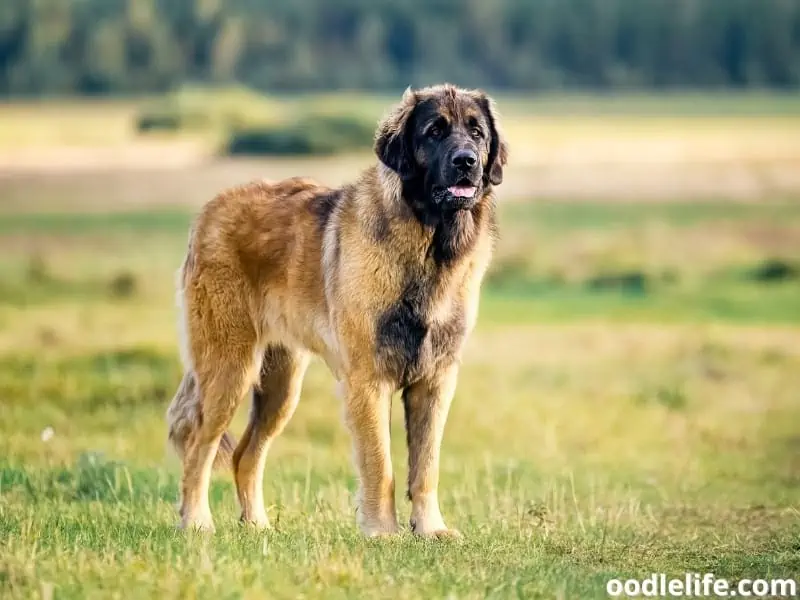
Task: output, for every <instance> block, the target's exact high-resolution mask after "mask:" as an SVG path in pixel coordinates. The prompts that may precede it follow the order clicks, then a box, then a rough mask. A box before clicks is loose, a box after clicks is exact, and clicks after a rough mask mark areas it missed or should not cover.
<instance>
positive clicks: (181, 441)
mask: <svg viewBox="0 0 800 600" xmlns="http://www.w3.org/2000/svg"><path fill="white" fill-rule="evenodd" d="M190 255H191V248H190V254H189V255H188V256H190ZM189 268H191V263H190V260H189V258H188V257H187V260H186V261H185V262H184V264H183V265H182V266H181V268H180V270H179V271H178V274H177V281H176V283H177V286H176V287H177V292H178V293H177V304H178V309H179V312H180V327H179V329H180V345H181V359H182V361H183V365H184V372H183V379H181V383H180V385H179V386H178V391H177V392H175V397H173V398H172V402H171V403H170V405H169V408H168V409H167V425H168V427H169V434H168V439H169V442H170V444H171V445H172V447H173V448H174V449H175V452H177V454H178V456H180V457H181V458H183V457H184V456H185V455H186V451H187V450H188V449H189V448H190V447H191V446H192V444H194V442H195V437H196V436H197V432H198V430H199V429H200V426H201V424H202V423H203V405H202V398H201V397H200V390H199V388H198V385H197V378H196V377H195V373H194V369H193V368H192V361H191V358H190V356H189V348H188V346H189V344H188V331H187V327H186V316H185V314H184V310H183V309H184V307H183V300H184V298H183V295H184V294H183V290H184V281H185V276H186V275H187V269H189ZM235 447H236V441H235V440H234V438H233V436H232V435H231V434H230V433H228V432H227V431H226V432H225V434H224V435H223V436H222V441H221V442H220V444H219V450H218V451H217V456H216V457H215V458H214V468H223V467H231V466H232V464H233V451H234V448H235Z"/></svg>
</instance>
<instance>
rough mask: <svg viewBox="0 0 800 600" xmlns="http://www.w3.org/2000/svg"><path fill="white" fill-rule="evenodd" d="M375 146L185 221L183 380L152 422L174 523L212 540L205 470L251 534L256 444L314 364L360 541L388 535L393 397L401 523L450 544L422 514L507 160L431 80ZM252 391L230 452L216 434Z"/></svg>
mask: <svg viewBox="0 0 800 600" xmlns="http://www.w3.org/2000/svg"><path fill="white" fill-rule="evenodd" d="M374 150H375V154H377V157H378V159H379V160H378V161H376V163H375V164H373V165H372V166H370V167H368V168H367V169H366V170H364V171H363V172H362V173H361V175H360V177H358V179H356V180H355V181H354V182H353V183H349V184H347V185H344V186H343V187H341V188H337V189H332V188H329V187H325V186H323V185H321V184H319V183H316V182H315V181H312V180H310V179H305V178H291V179H286V180H283V181H279V182H265V181H258V182H253V183H249V184H246V185H242V186H240V187H234V188H232V189H229V190H227V191H224V192H222V193H220V194H219V195H217V196H216V197H215V198H213V199H212V200H210V201H209V202H208V203H207V204H206V205H205V206H204V208H203V209H202V210H201V212H200V214H199V215H198V217H197V218H196V220H195V221H194V223H193V226H192V228H191V232H190V236H189V244H188V250H187V253H186V257H185V259H184V261H183V264H182V266H181V268H180V270H179V272H178V285H177V287H178V301H179V305H180V306H181V312H182V319H181V329H182V336H181V337H182V340H181V342H182V359H183V362H184V365H185V370H184V375H183V379H182V381H181V383H180V386H179V388H178V391H177V393H176V395H175V397H174V399H173V400H172V403H171V405H170V407H169V410H168V413H167V418H168V421H169V439H170V441H171V442H172V444H173V445H174V446H175V448H176V450H177V451H178V453H179V455H180V456H181V457H182V461H183V476H182V480H181V505H180V516H181V527H183V528H198V529H203V530H213V528H214V524H213V520H212V517H211V510H210V508H209V503H208V489H209V481H210V478H211V472H212V468H213V467H214V466H215V465H216V466H220V465H229V466H232V468H233V473H234V478H235V481H236V490H237V494H238V497H239V503H240V504H241V509H242V513H241V519H242V521H243V522H244V523H249V524H252V525H254V526H256V527H266V526H268V520H267V514H266V511H265V510H264V498H263V489H262V488H263V471H264V463H265V460H266V456H267V450H268V448H269V446H270V444H271V443H272V442H273V440H274V439H275V438H276V437H277V436H278V435H279V434H280V432H281V431H282V430H283V428H284V427H285V426H286V424H287V423H288V422H289V419H290V418H291V417H292V413H294V410H295V407H296V406H297V403H298V399H299V396H300V387H301V384H302V380H303V374H304V372H305V370H306V367H307V366H308V363H309V360H310V357H311V356H312V355H316V356H318V357H320V358H322V359H323V360H324V361H325V363H326V364H327V365H328V367H329V368H330V370H331V371H332V373H333V374H334V376H335V377H336V379H337V380H338V382H339V383H338V389H339V392H340V394H341V396H342V399H343V402H344V412H345V421H346V423H347V426H348V428H349V430H350V433H351V435H352V440H353V447H354V455H355V456H354V461H355V465H356V468H357V470H358V475H359V484H360V485H359V493H358V500H357V521H358V525H359V527H360V529H361V531H362V532H363V533H364V534H366V535H368V536H378V535H385V534H392V533H396V532H398V531H399V528H398V523H397V515H396V512H395V497H394V496H395V495H394V489H395V485H394V477H393V473H392V464H391V455H390V452H389V437H390V412H391V397H392V395H393V394H394V392H396V391H398V390H402V398H403V406H404V409H405V425H406V432H407V441H408V455H409V458H408V460H409V475H408V498H409V499H410V501H411V518H410V527H411V530H412V531H413V532H414V533H416V534H419V535H422V536H433V537H458V536H459V533H458V532H457V531H456V530H455V529H450V528H448V526H447V525H445V522H444V520H443V518H442V514H441V512H440V510H439V500H438V483H439V451H440V447H441V443H442V435H443V432H444V427H445V421H446V419H447V413H448V410H449V407H450V402H451V400H452V399H453V395H454V392H455V388H456V379H457V376H458V369H459V363H460V358H461V354H462V350H463V348H464V343H465V341H466V339H467V337H468V335H469V334H470V332H471V330H472V329H473V327H474V325H475V321H476V317H477V313H478V299H479V294H480V287H481V280H482V279H483V276H484V273H485V272H486V269H487V267H488V265H489V260H490V255H491V253H492V249H493V245H494V239H495V231H496V220H495V197H494V187H495V186H497V185H499V184H500V183H501V182H502V179H503V166H504V165H505V163H506V159H507V154H508V149H507V146H506V142H505V141H504V140H503V138H502V137H501V133H500V130H499V126H498V117H497V114H496V113H495V108H494V103H493V101H492V100H491V99H490V98H489V97H488V96H487V95H486V94H485V93H484V92H482V91H479V90H464V89H460V88H457V87H455V86H452V85H449V84H444V85H437V86H435V87H428V88H424V89H417V90H412V89H411V88H409V89H408V90H406V92H405V93H404V94H403V98H402V101H401V102H400V103H399V104H398V105H397V106H396V107H395V108H394V109H393V110H392V111H391V112H390V113H389V114H388V116H387V117H386V118H385V119H384V120H383V121H382V122H381V123H380V125H379V127H378V130H377V132H376V135H375V142H374ZM251 389H252V408H251V411H250V417H249V423H248V425H247V428H246V430H245V432H244V434H243V437H242V439H241V440H240V441H239V443H238V444H234V442H233V438H232V437H230V435H229V434H228V433H227V432H226V429H227V427H228V425H229V423H230V421H231V419H232V417H233V415H234V412H235V411H236V409H237V407H238V406H239V403H240V401H241V400H242V398H243V397H244V396H245V395H246V394H247V393H248V392H249V391H250V390H251Z"/></svg>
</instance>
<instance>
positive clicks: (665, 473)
mask: <svg viewBox="0 0 800 600" xmlns="http://www.w3.org/2000/svg"><path fill="white" fill-rule="evenodd" d="M770 101H771V102H775V103H776V104H775V105H774V106H773V109H772V110H771V111H767V112H769V116H768V118H769V119H772V118H774V119H784V118H786V119H790V120H791V119H793V118H794V117H792V116H791V115H790V116H786V114H785V113H787V112H791V111H790V110H788V109H786V108H785V106H786V105H785V104H784V103H785V102H787V101H785V100H781V99H778V100H774V99H773V100H770ZM575 102H576V103H577V102H578V101H577V100H576V101H575ZM619 102H621V104H617V105H616V106H617V108H613V107H609V108H607V109H605V110H604V111H600V112H601V113H603V114H606V113H614V112H615V111H616V112H617V113H624V112H626V111H629V110H630V111H633V109H632V108H630V109H629V108H626V105H625V103H624V102H623V101H619ZM629 102H630V106H631V107H639V108H638V112H639V113H640V116H638V117H631V118H630V119H628V120H627V121H626V123H627V125H628V126H629V127H633V128H636V127H640V126H641V123H648V122H649V123H650V124H651V125H652V124H653V123H655V122H656V121H647V120H645V121H641V122H638V123H640V124H639V125H636V123H637V121H636V119H640V118H641V119H647V117H646V115H647V114H649V113H650V112H652V107H651V108H648V104H647V101H644V100H636V101H635V102H634V101H633V100H630V101H629ZM759 102H765V100H763V99H760V100H759ZM609 104H611V102H610V101H609ZM578 105H579V106H583V105H580V104H578ZM709 105H710V104H706V106H709ZM748 106H750V107H751V108H752V106H751V105H748V104H746V103H743V104H741V106H739V107H738V108H737V109H736V111H738V112H736V111H734V109H733V108H731V109H730V111H732V112H733V113H734V114H732V115H730V116H728V117H726V118H729V119H733V121H731V122H738V121H736V119H739V118H741V119H744V116H742V115H745V114H748V110H750V109H748V108H747V107H748ZM761 106H763V104H762V105H761ZM776 107H777V108H776ZM781 107H783V108H781ZM17 110H23V108H19V107H18V108H17ZM26 110H35V108H30V107H28V108H27V109H26ZM73 110H75V111H76V114H77V113H81V109H80V107H76V108H74V109H73ZM83 110H86V109H85V108H84V109H83ZM515 110H519V111H523V110H524V107H523V108H519V109H515ZM553 110H555V109H553ZM576 110H577V109H576ZM582 110H584V111H585V112H586V113H591V111H590V110H589V109H582ZM707 110H711V109H707ZM730 111H729V112H730ZM633 112H636V111H633ZM81 114H85V113H81ZM642 115H644V116H642ZM2 118H3V116H2V110H0V122H2ZM74 118H76V119H80V118H84V117H81V116H80V115H78V116H75V117H74ZM585 118H587V119H589V118H590V116H586V117H585ZM616 118H618V119H620V120H622V119H623V117H621V116H617V117H616ZM661 118H665V117H656V119H661ZM669 118H672V119H678V120H677V121H675V123H678V124H679V125H680V127H679V128H678V129H676V130H674V131H672V133H671V134H670V135H673V136H676V137H677V138H680V139H682V140H690V139H692V135H695V134H696V132H695V133H693V132H692V130H691V128H690V127H688V125H687V123H690V121H686V120H681V119H683V117H679V116H673V117H669ZM692 118H694V117H692ZM720 118H721V117H720ZM758 118H760V117H757V119H758ZM765 118H767V117H765ZM67 120H69V119H67ZM595 120H596V117H595ZM596 123H598V125H597V127H600V128H601V129H602V128H603V127H607V126H609V125H608V124H607V123H606V124H603V123H600V121H597V120H596ZM569 126H570V125H569V124H568V123H567V122H566V121H564V122H563V128H562V129H560V131H561V132H562V134H563V135H568V132H569ZM65 127H74V129H75V131H78V130H79V128H78V126H77V125H74V124H72V125H65ZM675 127H678V125H675ZM2 130H3V128H2V126H0V131H2ZM558 131H559V130H558V129H557V128H556V126H555V125H553V132H554V135H562V134H559V133H558ZM645 131H647V127H645ZM717 131H722V128H720V129H718V130H717ZM741 131H745V132H746V131H747V127H746V126H742V129H741ZM517 135H520V134H519V132H517ZM603 135H606V134H603ZM770 135H775V136H777V135H778V133H777V129H775V130H774V131H773V133H772V134H770ZM790 137H791V136H787V135H786V132H784V138H782V139H784V140H785V144H786V145H787V147H789V146H790V145H791V144H794V143H795V141H792V140H791V139H789V138H790ZM641 139H643V140H650V139H652V137H651V136H649V134H643V135H642V137H641ZM737 139H738V138H737ZM775 139H777V138H775ZM686 143H687V144H688V145H689V147H691V148H692V151H693V152H696V153H698V155H700V154H703V152H705V151H707V150H708V146H702V144H700V145H699V146H698V145H697V144H695V143H693V142H688V141H687V142H686ZM523 145H524V144H523ZM746 145H747V144H745V143H744V142H741V140H739V142H738V146H737V147H741V148H744V147H745V146H746ZM765 147H766V146H765ZM703 148H705V149H706V150H703ZM534 150H535V148H534ZM523 154H524V148H523ZM799 156H800V155H799ZM337 160H338V159H337ZM337 160H333V161H321V162H320V161H310V162H303V161H294V160H292V161H269V162H257V163H236V165H235V166H231V165H227V166H225V167H224V169H223V167H220V166H219V165H218V164H216V163H215V164H209V165H202V166H189V167H185V168H182V170H176V171H175V172H155V171H143V172H138V171H132V172H131V171H129V170H124V171H116V170H114V171H108V172H102V173H101V172H89V173H84V172H74V173H68V174H61V175H55V174H52V173H49V174H47V175H44V174H39V173H34V174H31V173H28V174H23V175H21V174H19V173H16V172H14V173H10V172H9V173H10V174H9V175H8V177H6V178H0V597H3V598H6V597H7V598H31V597H43V598H53V597H54V598H152V597H175V596H179V597H189V598H215V599H218V598H264V597H269V598H296V597H329V598H338V597H376V598H378V597H385V596H392V597H400V598H421V597H425V598H428V597H458V598H477V597H481V598H483V597H492V598H495V597H496V598H508V597H519V598H534V597H541V598H552V597H556V598H603V597H607V594H606V590H605V583H606V581H607V580H608V579H610V578H623V579H624V578H628V577H638V578H643V577H646V576H648V575H650V574H651V573H653V572H659V573H660V572H664V573H666V574H668V575H670V576H673V575H674V576H677V577H683V575H684V573H686V572H697V573H706V572H709V573H713V574H714V575H715V576H717V577H726V578H729V579H731V580H738V579H740V578H778V577H798V574H800V544H799V543H798V540H800V434H799V433H798V427H797V424H798V423H800V392H799V391H798V390H800V202H798V201H797V196H792V195H790V194H788V193H775V194H772V195H766V196H765V195H763V193H760V195H759V198H758V202H749V203H741V202H735V201H732V200H731V198H730V197H727V196H725V195H724V194H723V193H722V192H720V191H719V190H720V189H721V188H713V185H712V184H713V183H714V182H713V181H711V182H708V185H709V186H711V187H710V188H709V189H712V191H713V189H717V192H718V193H717V196H718V197H717V198H716V199H713V198H711V197H702V198H698V197H694V196H689V195H685V194H675V195H673V196H669V195H668V194H667V193H663V194H661V196H662V197H663V198H661V199H653V198H651V199H650V201H649V202H645V203H641V202H639V203H636V202H620V201H619V199H618V198H616V197H613V195H612V196H608V197H609V200H608V201H602V200H599V199H596V198H595V199H593V200H591V201H588V200H586V199H574V198H571V199H572V201H571V202H564V201H551V200H543V199H541V197H539V196H537V195H535V194H533V193H528V195H527V196H526V195H525V190H526V184H525V181H528V180H530V179H532V178H535V177H534V176H532V175H530V174H529V173H526V172H525V170H526V169H525V168H523V167H518V168H519V171H518V175H517V177H519V179H518V180H517V183H516V184H514V183H513V175H512V182H511V186H512V187H511V188H509V189H513V190H514V194H513V196H514V198H513V199H515V200H517V201H516V202H507V203H503V204H502V206H501V231H502V238H501V242H500V244H499V247H498V252H497V256H496V260H495V262H494V265H493V268H492V270H491V272H490V275H489V277H488V282H487V285H486V288H485V290H484V294H483V300H482V305H481V313H480V318H479V325H478V328H477V331H476V332H475V334H474V336H473V338H472V339H471V341H470V344H469V347H468V351H467V354H466V358H465V363H464V368H463V375H462V378H461V380H460V384H459V388H458V392H457V397H456V400H455V402H454V405H453V409H452V411H451V418H450V420H449V422H448V428H447V432H446V435H445V443H444V452H443V459H442V460H443V462H442V487H441V498H442V503H443V511H444V514H445V518H446V520H447V522H448V524H449V525H451V526H453V527H457V528H459V529H460V530H461V531H462V532H463V533H464V534H465V539H464V540H463V541H462V542H460V543H459V542H442V543H433V542H427V541H421V540H418V539H415V538H414V537H413V536H411V535H410V534H408V533H405V534H403V535H402V536H400V537H398V538H397V539H393V540H388V541H374V540H372V541H369V540H364V539H362V538H361V537H360V536H359V535H358V533H357V530H356V527H355V515H354V512H353V502H352V500H353V498H352V496H353V493H354V491H355V480H354V473H353V470H352V467H351V463H350V456H351V455H350V446H349V443H350V442H349V437H348V435H347V433H346V431H345V428H344V426H343V424H342V419H341V406H340V404H339V401H338V400H337V399H336V398H335V396H334V393H333V380H332V378H331V376H330V375H329V374H328V373H327V371H326V370H325V368H324V367H323V366H322V365H321V364H313V365H312V368H311V369H310V371H309V374H308V377H307V379H306V383H305V386H304V390H303V396H302V400H301V404H300V407H299V408H298V411H297V414H296V415H295V417H294V419H293V420H292V422H291V423H290V425H289V427H288V429H287V431H286V432H285V433H284V434H283V436H282V437H281V438H280V439H279V440H278V442H277V443H276V444H275V446H274V448H273V450H272V451H271V455H270V458H269V459H268V463H267V474H266V477H265V495H266V501H267V505H268V507H269V508H268V511H269V513H270V517H271V520H272V523H273V525H274V529H273V530H271V531H269V532H267V533H265V534H256V533H253V532H250V531H246V530H243V529H241V528H240V527H239V526H238V524H237V518H238V511H237V506H236V501H235V494H234V490H233V486H232V482H231V480H230V476H229V475H227V474H225V473H221V474H219V475H218V476H217V477H216V478H215V481H214V484H213V487H212V510H213V511H214V514H215V521H216V525H217V530H218V531H217V534H216V535H215V536H214V537H212V538H207V537H203V536H194V535H185V534H182V533H180V532H178V531H176V530H175V524H176V522H177V519H176V517H177V515H176V510H175V503H176V502H177V499H178V488H177V481H178V476H179V468H178V467H179V465H178V462H177V459H176V458H175V457H174V456H172V455H171V454H170V453H169V452H168V450H167V447H166V443H165V433H166V432H165V423H164V413H165V411H166V407H167V404H168V402H169V400H170V398H171V395H172V393H173V392H174V389H175V387H176V386H177V384H178V381H179V378H180V367H179V361H178V354H177V347H176V328H175V325H174V323H175V316H176V315H175V310H174V305H173V290H172V281H173V273H174V270H175V269H176V267H177V266H178V264H179V262H180V260H181V257H182V253H183V251H184V248H185V243H186V236H187V229H188V225H189V222H190V219H191V216H192V211H193V210H194V209H195V208H196V206H197V205H198V204H199V203H200V202H201V201H202V200H203V199H205V198H207V197H208V195H209V194H211V193H213V191H215V189H214V188H215V187H217V186H220V185H222V184H227V183H229V182H232V180H233V179H235V178H245V177H249V176H255V175H256V174H257V173H262V172H268V173H269V174H270V176H273V175H278V174H281V173H283V174H285V175H289V174H295V173H300V172H304V171H306V170H311V171H313V170H314V169H317V170H320V171H321V172H324V173H323V174H332V175H334V176H335V177H340V178H345V177H346V176H347V175H348V173H349V172H348V171H347V169H348V168H352V165H353V163H352V159H347V160H348V162H347V163H346V165H347V167H346V168H345V167H343V166H342V165H343V164H345V163H339V162H337ZM359 160H360V159H359ZM792 160H794V159H792ZM590 163H591V164H594V165H595V167H596V168H597V169H599V170H602V169H603V165H602V164H599V163H597V162H591V161H590ZM623 163H625V161H623V160H621V159H620V164H623ZM625 164H627V163H625ZM792 164H794V163H792ZM215 169H217V170H215ZM0 171H1V169H0ZM335 177H334V178H335ZM704 181H707V180H706V179H704ZM513 186H516V187H513ZM609 189H610V188H609ZM762 192H763V190H762ZM712 195H713V194H712ZM186 196H188V198H187V197H186ZM401 408H402V407H401V403H400V402H396V403H395V407H394V411H393V432H394V439H393V456H394V461H395V473H396V476H397V480H398V507H399V510H400V517H401V520H402V521H403V522H405V521H407V519H408V512H409V508H410V507H409V505H408V503H407V502H405V501H404V500H403V499H402V494H403V491H404V490H403V488H404V485H403V482H404V480H405V476H406V472H407V469H406V465H405V447H404V446H405V444H404V439H405V435H404V433H403V429H402V428H403V415H402V410H401ZM241 413H242V414H240V415H238V416H237V420H236V424H235V427H234V430H235V432H237V433H238V432H241V430H242V426H243V422H244V417H245V414H244V413H245V410H244V409H243V410H242V411H241Z"/></svg>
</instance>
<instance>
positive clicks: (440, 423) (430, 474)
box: [403, 364, 461, 538]
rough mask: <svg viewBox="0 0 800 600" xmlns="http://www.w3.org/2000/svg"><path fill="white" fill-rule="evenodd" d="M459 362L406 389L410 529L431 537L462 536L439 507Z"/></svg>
mask: <svg viewBox="0 0 800 600" xmlns="http://www.w3.org/2000/svg"><path fill="white" fill-rule="evenodd" d="M457 378H458V365H457V364H453V365H451V366H449V367H448V368H446V369H444V370H442V371H441V372H439V373H437V374H436V375H434V376H432V377H430V378H427V379H423V380H422V381H419V382H417V383H414V384H413V385H411V386H409V387H407V388H406V389H405V390H403V405H404V407H405V411H406V430H407V435H408V496H409V498H410V500H411V520H410V525H411V530H412V531H413V532H414V533H416V534H419V535H423V536H431V537H440V538H441V537H460V536H461V534H460V533H459V532H458V531H457V530H455V529H449V528H448V527H447V526H446V525H445V524H444V519H442V513H441V511H440V510H439V496H438V488H439V451H440V449H441V445H442V436H443V434H444V426H445V422H446V421H447V413H448V411H449V410H450V403H451V401H452V400H453V395H454V394H455V389H456V380H457Z"/></svg>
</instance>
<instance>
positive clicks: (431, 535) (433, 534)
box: [414, 528, 464, 540]
mask: <svg viewBox="0 0 800 600" xmlns="http://www.w3.org/2000/svg"><path fill="white" fill-rule="evenodd" d="M414 533H415V534H416V535H418V536H420V537H423V538H425V539H429V540H462V539H464V536H463V535H461V532H460V531H459V530H458V529H449V528H444V529H434V530H432V531H425V532H417V531H415V532H414Z"/></svg>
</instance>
